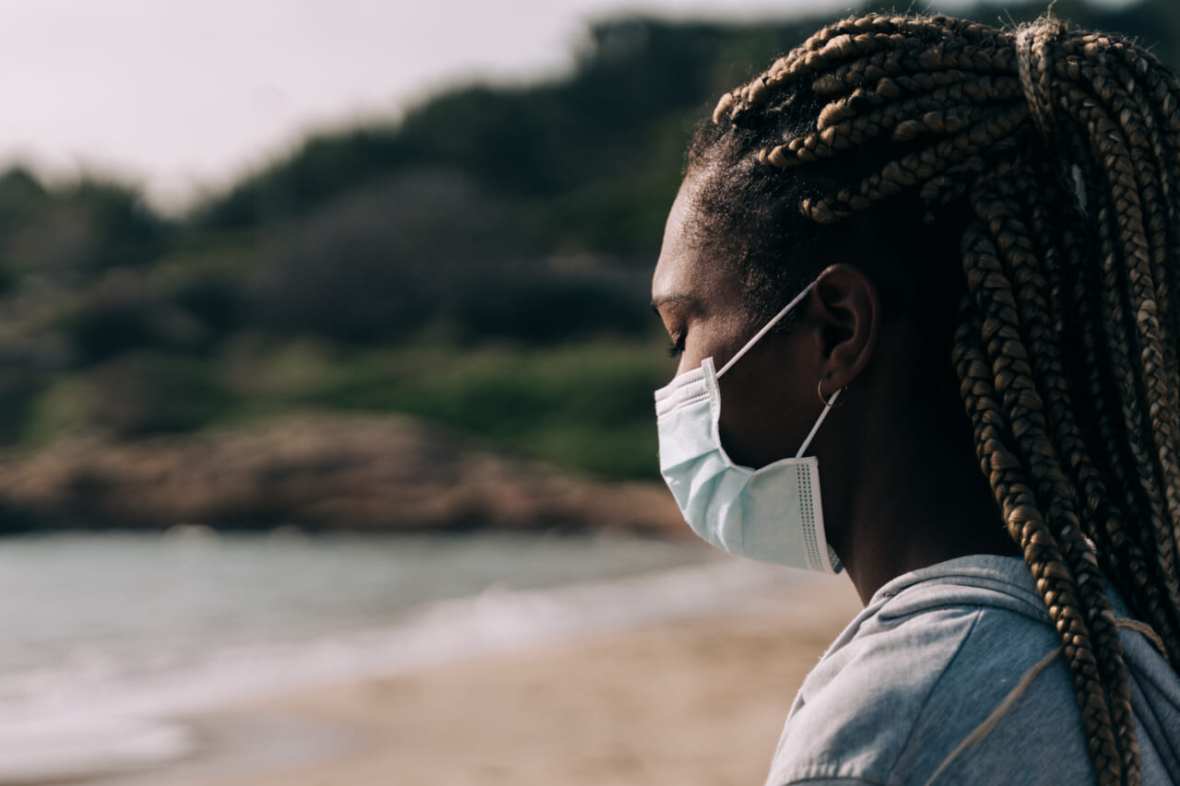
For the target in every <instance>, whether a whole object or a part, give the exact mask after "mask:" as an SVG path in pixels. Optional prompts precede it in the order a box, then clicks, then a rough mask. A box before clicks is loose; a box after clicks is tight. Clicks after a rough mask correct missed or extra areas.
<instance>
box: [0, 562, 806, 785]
mask: <svg viewBox="0 0 1180 786" xmlns="http://www.w3.org/2000/svg"><path fill="white" fill-rule="evenodd" d="M790 577H791V573H790V572H789V571H784V570H783V569H781V568H776V567H774V566H770V565H763V564H760V563H754V562H749V561H744V560H725V561H717V562H708V563H705V564H694V565H688V566H683V567H676V568H671V569H666V570H662V571H659V572H657V573H650V574H645V575H639V576H632V577H627V578H621V579H611V580H607V581H602V580H598V581H587V582H581V583H578V584H572V585H566V586H561V587H557V588H548V589H540V590H537V589H532V590H521V589H507V588H503V587H495V586H493V587H491V588H489V589H487V590H484V591H483V592H480V593H479V594H477V595H474V596H470V597H466V598H459V599H451V600H442V601H435V602H431V603H428V604H425V605H423V606H420V607H418V608H416V609H414V610H412V611H410V612H408V613H406V614H404V615H402V616H401V617H400V619H398V620H397V621H396V622H395V623H393V624H389V625H384V626H375V627H372V628H367V629H364V630H359V631H352V632H348V633H343V634H333V635H330V636H323V637H320V638H313V639H310V640H304V641H299V642H287V643H283V644H265V645H262V644H259V645H236V646H223V647H221V648H218V649H214V650H211V651H209V652H205V653H201V654H200V656H199V657H196V658H194V659H193V660H191V661H189V662H188V664H187V665H186V666H185V667H184V668H172V669H164V670H162V671H156V672H150V673H143V672H137V671H136V670H134V669H127V668H126V667H125V665H124V664H119V663H104V662H102V661H101V658H99V657H97V656H95V655H94V653H92V654H91V658H90V662H89V663H88V667H87V669H86V670H85V672H84V673H83V672H80V671H79V670H78V669H77V668H76V664H72V665H71V666H70V667H69V668H66V667H64V666H63V667H61V668H58V669H39V670H26V671H22V672H18V673H16V674H10V675H6V676H3V677H0V783H2V782H15V781H27V780H33V779H38V778H40V779H49V778H68V777H76V776H81V775H84V774H94V773H98V772H110V771H116V770H123V769H129V768H141V767H144V766H147V765H154V764H160V763H164V762H168V761H172V760H175V759H178V758H181V757H183V756H186V755H189V754H191V753H193V752H195V750H196V748H197V746H198V740H197V737H196V735H195V734H194V733H193V732H192V730H191V729H190V728H189V727H188V726H187V725H186V724H185V723H184V722H183V718H184V716H186V715H195V714H198V713H201V712H203V711H208V710H211V709H214V708H218V707H223V706H226V705H229V704H233V703H236V702H240V701H243V700H246V699H255V698H262V697H265V696H268V695H275V694H280V693H284V692H289V691H291V690H294V689H297V688H303V687H308V686H314V685H322V684H330V683H333V682H341V681H346V680H355V679H360V678H366V677H378V676H386V675H394V674H397V673H404V672H405V671H408V670H414V669H419V668H422V667H424V666H428V665H434V664H439V663H443V662H447V661H454V660H458V659H462V658H469V657H475V656H479V655H485V654H489V653H493V652H505V651H509V650H514V649H523V648H528V647H535V646H537V645H540V644H543V643H546V642H552V641H557V640H562V639H567V638H570V637H574V636H582V635H592V634H598V633H604V632H609V631H615V630H623V629H627V628H633V627H637V626H641V625H644V624H647V623H652V622H657V621H665V620H671V619H676V618H687V617H695V616H702V615H708V614H716V613H725V612H732V611H734V610H738V609H748V608H750V606H751V604H757V603H758V602H759V598H760V597H765V596H766V593H765V592H764V590H765V589H768V588H770V587H772V586H774V585H776V584H777V585H782V584H783V583H784V582H786V581H790V580H791V578H790ZM178 719H180V720H178Z"/></svg>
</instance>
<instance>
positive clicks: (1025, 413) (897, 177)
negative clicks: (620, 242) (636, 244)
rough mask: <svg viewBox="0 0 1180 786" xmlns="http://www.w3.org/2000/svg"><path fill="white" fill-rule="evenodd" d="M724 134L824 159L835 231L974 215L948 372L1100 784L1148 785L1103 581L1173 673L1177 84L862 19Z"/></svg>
mask: <svg viewBox="0 0 1180 786" xmlns="http://www.w3.org/2000/svg"><path fill="white" fill-rule="evenodd" d="M713 121H714V123H715V124H716V125H717V126H718V127H721V128H732V129H733V130H734V135H735V137H734V138H735V139H737V138H738V137H739V136H740V137H741V139H742V140H744V141H742V142H740V143H737V142H735V143H734V145H736V147H735V148H734V149H738V150H740V151H741V153H742V155H743V156H745V162H744V163H743V165H748V166H753V167H762V168H763V169H767V170H769V171H774V169H779V170H784V175H785V172H795V171H796V170H798V171H799V172H800V174H802V175H806V173H807V172H808V171H810V170H811V169H815V170H816V171H817V174H816V175H815V177H814V178H812V179H810V180H808V183H810V184H819V185H809V187H808V189H807V190H805V191H804V192H801V193H800V194H799V195H798V199H797V209H798V212H799V214H801V215H802V216H803V217H805V218H806V219H809V220H810V221H812V222H815V223H816V224H818V225H826V224H835V223H838V222H841V221H845V220H848V219H850V218H851V217H853V216H855V215H856V214H858V213H862V212H864V211H868V210H871V209H873V208H875V207H876V206H878V205H882V204H883V203H885V202H887V201H890V200H898V199H902V198H904V199H913V198H916V199H918V200H919V201H920V203H921V204H922V205H924V210H925V211H926V213H925V215H926V217H927V219H930V218H933V217H934V211H936V210H940V209H942V207H943V206H947V205H951V204H959V205H962V206H964V208H965V210H966V215H967V217H968V222H967V224H966V228H965V230H964V232H963V235H962V242H961V253H962V270H963V273H964V276H965V281H966V295H965V296H964V299H963V303H962V307H961V309H960V314H959V317H958V328H957V330H956V332H955V339H954V352H953V363H954V366H955V369H956V371H957V373H958V376H959V380H960V392H961V394H962V399H963V404H964V406H965V408H966V411H967V414H968V416H969V418H970V420H971V422H972V424H973V428H974V434H975V444H976V450H977V456H978V459H979V461H980V467H981V469H982V470H983V472H984V474H985V475H986V476H987V478H988V480H989V482H990V484H991V487H992V491H993V494H994V496H995V499H996V502H997V504H998V505H999V508H1000V511H1001V515H1002V518H1003V523H1004V525H1005V527H1006V528H1007V531H1008V532H1009V534H1010V535H1011V537H1012V538H1013V540H1014V541H1015V542H1016V543H1017V544H1018V545H1019V546H1020V548H1021V549H1022V551H1023V553H1024V558H1025V562H1026V563H1027V565H1028V568H1029V570H1030V572H1031V574H1032V576H1033V577H1034V579H1035V581H1036V586H1037V590H1038V591H1039V592H1040V593H1041V595H1042V598H1043V599H1044V602H1045V605H1046V607H1047V609H1048V611H1049V615H1050V617H1051V619H1052V620H1053V622H1054V624H1055V626H1056V628H1057V631H1058V634H1059V636H1060V638H1061V643H1062V652H1063V653H1064V655H1065V658H1066V660H1067V662H1068V663H1069V667H1070V670H1071V673H1072V675H1073V682H1074V687H1075V692H1076V696H1077V701H1078V706H1079V708H1080V709H1081V717H1082V722H1083V725H1084V730H1085V733H1086V738H1087V744H1088V748H1089V753H1090V757H1091V760H1092V761H1093V763H1094V765H1095V769H1096V771H1097V774H1098V782H1099V783H1101V784H1137V783H1139V781H1140V765H1139V751H1138V746H1137V743H1136V736H1135V727H1134V718H1133V715H1132V711H1131V693H1130V678H1129V674H1128V671H1127V665H1126V663H1125V660H1124V657H1123V651H1122V646H1121V643H1120V641H1119V635H1118V625H1117V624H1116V621H1115V617H1114V613H1113V609H1112V606H1111V603H1110V601H1109V599H1108V598H1107V596H1106V594H1105V593H1104V591H1103V578H1104V576H1105V577H1107V578H1109V579H1110V580H1111V581H1112V582H1113V583H1114V584H1115V586H1116V587H1117V588H1118V590H1119V591H1120V593H1121V594H1122V595H1123V597H1125V598H1126V599H1127V601H1128V604H1129V605H1130V606H1131V608H1132V609H1133V610H1134V612H1135V613H1136V614H1138V615H1140V616H1141V617H1143V619H1144V620H1145V621H1146V622H1147V623H1148V624H1150V625H1151V627H1152V628H1153V629H1154V630H1155V631H1156V632H1157V633H1158V634H1159V638H1160V640H1161V641H1162V644H1163V646H1164V648H1165V650H1166V654H1167V657H1168V658H1169V661H1170V663H1171V665H1172V667H1173V668H1177V666H1180V572H1178V570H1177V563H1178V559H1180V556H1178V555H1180V526H1178V523H1180V360H1178V358H1177V350H1176V347H1175V342H1176V339H1177V338H1178V337H1180V311H1177V310H1174V309H1173V308H1172V301H1173V300H1174V296H1175V292H1176V291H1177V287H1178V286H1180V229H1178V228H1177V224H1176V220H1177V218H1180V215H1178V214H1177V213H1178V210H1177V208H1178V203H1177V199H1178V198H1180V195H1178V194H1177V188H1178V187H1180V81H1178V80H1177V79H1176V78H1175V77H1174V76H1173V75H1172V74H1171V73H1170V72H1169V71H1168V70H1167V69H1166V68H1164V67H1163V66H1162V65H1161V64H1160V63H1159V62H1158V61H1157V60H1156V59H1155V58H1154V57H1153V56H1152V55H1151V54H1150V53H1147V52H1145V51H1143V50H1141V49H1139V48H1138V47H1137V46H1136V45H1134V44H1133V43H1131V42H1129V41H1127V40H1124V39H1121V38H1119V37H1116V36H1111V35H1106V34H1097V33H1087V32H1085V31H1078V30H1072V29H1070V28H1068V27H1067V26H1066V25H1065V24H1063V23H1061V22H1059V21H1057V20H1054V19H1045V20H1041V21H1039V22H1037V23H1035V24H1033V25H1028V26H1025V27H1023V28H1021V29H1019V30H1015V31H1009V30H998V29H995V28H992V27H989V26H986V25H982V24H979V23H975V22H970V21H966V20H961V19H956V18H953V17H949V16H941V15H940V16H911V15H884V14H868V15H864V16H860V17H851V18H848V19H844V20H840V21H838V22H836V23H834V24H832V25H829V26H827V27H825V28H823V29H821V30H820V31H818V32H816V33H815V34H814V35H813V36H811V37H810V38H809V39H808V40H807V41H805V42H804V43H803V44H801V45H800V46H799V47H797V48H795V49H794V50H792V51H791V52H789V53H788V54H786V55H784V56H783V57H781V58H779V59H778V60H777V61H776V62H775V63H773V64H772V65H771V66H770V68H769V69H767V71H765V72H764V73H763V74H761V75H760V76H758V77H757V78H756V79H754V80H752V81H750V82H749V83H748V84H745V85H742V86H739V87H738V88H736V89H734V90H732V91H730V92H729V93H727V94H726V95H725V96H723V97H722V98H721V100H720V101H719V102H718V103H717V106H716V108H715V110H714V112H713ZM750 140H753V141H752V142H751V141H750ZM1124 464H1125V466H1124Z"/></svg>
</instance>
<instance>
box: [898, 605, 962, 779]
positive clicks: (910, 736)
mask: <svg viewBox="0 0 1180 786" xmlns="http://www.w3.org/2000/svg"><path fill="white" fill-rule="evenodd" d="M981 616H983V609H979V610H977V611H976V612H975V613H974V614H973V615H972V619H971V627H969V628H967V632H966V633H964V634H963V638H961V639H960V640H959V646H957V647H955V652H954V654H953V655H951V657H950V658H948V659H947V662H946V665H944V666H943V667H942V671H941V672H939V674H938V677H937V678H935V680H934V681H933V682H932V683H931V684H930V689H929V690H927V691H926V696H925V697H924V698H923V699H922V703H921V705H919V707H918V711H917V712H915V713H914V716H913V717H914V720H913V723H912V724H911V725H910V730H909V732H908V733H907V734H906V738H905V743H903V744H902V746H901V750H899V751H898V753H897V758H896V759H894V761H893V765H892V766H891V767H890V768H889V772H888V773H887V774H886V776H885V782H886V783H892V782H893V772H894V770H896V769H897V765H898V764H899V763H900V762H901V760H902V759H903V758H905V754H906V753H907V752H908V751H909V749H910V743H912V742H913V739H914V733H915V732H916V731H917V729H918V721H919V720H921V718H922V713H923V712H925V710H926V705H927V704H929V703H930V697H931V696H933V695H934V691H935V690H936V689H937V688H938V684H939V683H940V682H942V678H943V677H945V676H946V673H947V672H948V671H950V670H951V666H953V665H954V663H955V660H956V659H957V658H958V657H959V653H961V652H962V651H963V647H964V645H966V644H967V639H969V638H971V634H972V633H974V632H975V628H976V626H977V625H978V624H979V618H980V617H981Z"/></svg>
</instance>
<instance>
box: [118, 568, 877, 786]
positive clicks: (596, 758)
mask: <svg viewBox="0 0 1180 786" xmlns="http://www.w3.org/2000/svg"><path fill="white" fill-rule="evenodd" d="M791 575H792V576H793V577H794V576H795V575H796V574H793V573H792V574H791ZM729 601H730V605H729V606H728V607H724V608H711V609H709V610H707V611H705V612H703V613H701V614H699V615H692V614H678V615H676V616H675V617H674V618H672V619H664V620H647V621H642V622H639V623H638V624H635V625H634V626H631V627H625V628H623V629H618V628H610V627H607V628H602V627H599V628H597V629H594V630H592V631H591V632H588V633H581V634H579V633H572V634H569V635H563V636H560V637H558V638H555V639H549V640H544V641H541V642H539V643H533V644H529V645H527V646H522V647H518V648H512V647H509V648H504V649H501V650H500V651H496V652H491V653H485V654H481V655H476V656H472V657H467V658H458V659H453V660H450V661H448V662H446V663H442V664H438V665H429V666H420V667H417V668H414V669H410V670H403V671H401V672H399V673H396V674H389V675H372V676H366V677H364V678H362V679H354V680H344V681H337V682H333V683H329V684H319V685H316V686H313V687H307V688H300V689H295V690H292V691H289V692H287V693H284V694H281V695H278V696H271V697H267V698H261V699H251V700H247V701H243V702H239V703H233V702H230V703H228V704H227V705H225V706H224V707H222V708H218V709H215V710H213V711H210V712H205V713H202V714H199V715H196V716H193V717H189V718H187V719H185V720H186V722H187V723H189V724H190V725H191V727H192V728H194V729H196V730H197V737H198V739H199V741H200V744H199V745H198V746H197V748H196V751H195V753H194V754H193V755H191V756H189V757H187V758H185V759H183V760H181V761H179V762H176V763H174V764H172V765H168V766H165V767H162V768H158V769H154V770H149V771H145V772H142V773H140V774H138V775H136V774H131V773H123V774H122V775H119V776H116V777H111V778H106V779H102V780H99V781H95V783H98V784H101V786H115V785H116V784H119V785H120V786H124V785H125V786H147V785H148V784H152V785H153V786H272V785H274V786H277V785H278V784H283V786H336V784H340V785H341V786H343V785H344V784H348V786H368V785H369V784H373V785H374V786H376V784H382V786H385V785H387V784H397V785H398V786H417V785H418V784H423V786H425V785H426V784H431V785H432V786H433V784H448V785H452V784H453V785H455V786H465V785H466V784H472V785H474V784H480V785H481V786H488V784H514V786H527V785H528V784H538V785H539V784H546V785H547V786H549V785H551V784H571V785H573V786H578V785H579V784H586V786H590V784H594V785H595V786H623V784H627V785H628V786H639V785H641V784H653V785H654V784H667V783H677V784H679V785H680V786H685V785H689V786H697V785H699V786H728V785H729V784H734V786H736V784H758V783H761V782H762V781H763V779H764V778H765V777H766V772H767V769H768V767H769V763H770V758H771V756H772V754H773V751H774V746H775V743H776V741H777V738H778V734H779V732H780V730H781V728H782V724H783V721H784V719H785V717H786V713H787V710H788V708H789V706H790V703H791V700H792V699H793V697H794V694H795V691H796V689H797V688H798V686H799V684H800V682H801V681H802V679H803V677H804V676H805V675H806V673H807V672H808V670H809V669H810V668H811V667H812V666H813V665H814V664H815V662H816V660H817V659H818V658H819V656H820V654H821V653H822V652H823V650H824V648H825V647H826V646H827V645H828V644H829V643H830V642H831V640H832V639H833V638H834V637H835V636H836V635H837V634H838V633H839V631H840V630H841V629H842V628H843V627H844V625H845V624H846V623H847V622H848V621H849V620H850V619H851V618H852V617H853V616H854V615H855V613H856V612H857V611H858V610H859V607H860V606H859V602H858V600H857V598H856V596H855V593H854V592H853V590H852V587H851V584H850V583H849V582H848V580H847V578H846V577H838V578H828V577H819V576H816V577H811V576H807V575H804V574H798V578H792V580H791V581H790V582H778V583H772V584H770V585H767V586H759V587H757V588H754V589H751V590H749V591H746V592H742V593H734V594H733V596H732V597H731V598H729ZM591 627H593V626H591Z"/></svg>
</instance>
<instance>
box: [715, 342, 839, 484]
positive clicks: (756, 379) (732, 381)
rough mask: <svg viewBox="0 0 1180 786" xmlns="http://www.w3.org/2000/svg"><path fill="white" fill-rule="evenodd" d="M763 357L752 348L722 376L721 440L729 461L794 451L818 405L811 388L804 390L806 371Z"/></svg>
mask: <svg viewBox="0 0 1180 786" xmlns="http://www.w3.org/2000/svg"><path fill="white" fill-rule="evenodd" d="M779 357H780V358H781V357H782V355H779ZM765 360H766V358H765V356H760V355H759V353H756V352H751V353H750V354H748V355H746V356H745V357H743V358H742V360H741V362H739V363H738V364H737V365H736V366H734V367H733V369H732V370H730V371H729V372H727V373H726V375H725V376H724V377H723V378H722V380H721V419H720V422H719V426H720V429H719V430H720V432H721V441H722V444H723V445H724V446H725V451H726V453H728V454H729V457H730V458H731V459H733V461H734V462H736V463H738V464H741V465H743V466H747V467H754V468H757V467H761V466H764V465H766V464H769V463H770V462H772V461H777V460H779V459H782V458H788V457H791V456H794V455H795V454H796V453H797V452H798V450H799V446H800V445H802V444H803V439H804V438H805V437H806V436H807V432H808V431H809V430H810V429H811V425H812V423H813V422H814V419H815V417H816V416H818V414H819V410H820V408H821V404H820V403H819V399H818V398H816V397H815V393H814V392H812V394H811V397H808V395H807V390H808V389H809V388H810V387H813V385H812V384H811V382H809V380H810V376H807V373H808V372H807V371H805V370H798V368H797V367H795V368H792V366H790V365H787V364H785V363H783V362H782V361H781V360H780V361H779V362H765ZM747 361H763V362H750V363H748V364H747Z"/></svg>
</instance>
